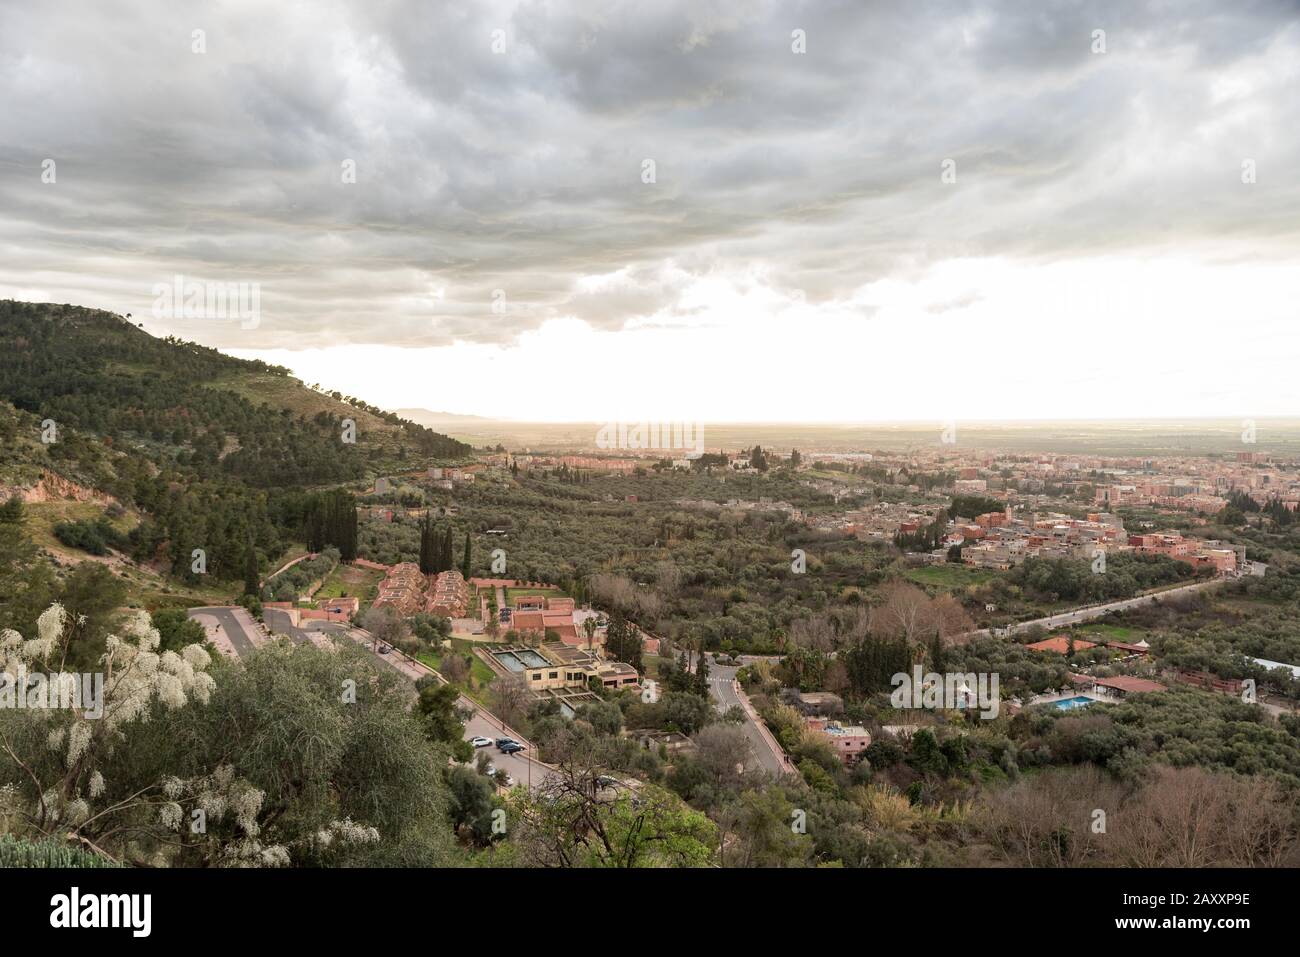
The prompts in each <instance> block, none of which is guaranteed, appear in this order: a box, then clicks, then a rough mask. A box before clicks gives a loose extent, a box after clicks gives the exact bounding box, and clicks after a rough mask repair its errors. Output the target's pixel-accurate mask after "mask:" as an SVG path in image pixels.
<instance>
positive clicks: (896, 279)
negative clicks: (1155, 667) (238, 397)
mask: <svg viewBox="0 0 1300 957" xmlns="http://www.w3.org/2000/svg"><path fill="white" fill-rule="evenodd" d="M1295 14H1296V8H1295V5H1294V3H1288V2H1281V0H1278V2H1262V0H1258V2H1248V0H1247V2H1235V3H1233V4H1222V3H1219V2H1212V0H1202V2H1199V3H1198V2H1193V3H1172V2H1163V0H1148V2H1145V3H1143V2H1134V0H1115V2H1109V3H1084V4H1078V3H1063V2H1062V3H1032V4H1026V3H1022V2H1006V3H986V2H984V3H975V2H947V3H940V4H899V3H880V4H876V3H864V2H838V3H836V2H827V3H777V2H753V0H736V2H719V0H712V2H711V0H682V2H666V0H665V2H659V0H657V2H654V3H645V2H641V0H637V2H613V3H589V4H587V3H581V4H580V3H558V2H539V0H523V2H504V0H486V2H475V3H473V4H430V3H427V2H419V0H365V2H361V0H358V2H343V0H325V2H323V3H313V4H294V5H273V4H265V3H260V2H229V3H224V4H221V5H219V6H217V7H214V8H209V6H208V5H205V4H197V3H192V4H191V3H185V2H181V3H177V2H169V0H137V2H135V3H127V4H115V5H111V6H110V5H105V4H97V5H83V6H82V7H81V8H79V9H78V10H77V11H76V14H75V16H74V15H73V14H71V13H70V12H68V11H65V10H62V9H60V8H58V7H57V6H52V5H49V4H13V3H11V4H6V5H4V7H3V8H0V96H2V97H3V103H4V104H5V105H4V109H3V110H0V251H2V252H3V255H2V256H0V295H11V296H19V297H25V298H37V299H51V300H56V301H73V302H80V303H84V304H88V305H98V306H103V307H106V308H112V309H115V310H118V311H122V312H128V311H129V312H132V313H134V314H136V316H137V317H139V318H143V319H145V321H146V325H147V326H148V327H150V328H158V327H159V326H160V325H161V326H164V327H165V328H166V331H171V332H176V333H178V334H181V335H185V336H188V337H193V338H198V339H200V340H202V341H204V342H207V343H209V344H212V345H217V346H221V347H233V348H240V349H254V350H258V349H300V348H305V347H309V346H310V347H329V346H339V345H348V344H363V343H365V344H377V345H386V346H403V347H425V346H446V345H450V344H452V343H454V342H468V343H486V344H509V343H514V342H516V341H518V337H519V336H520V335H521V334H522V333H525V332H527V331H529V330H534V329H537V328H538V327H540V326H542V325H543V324H544V323H546V322H547V321H548V320H557V319H578V320H581V321H583V322H585V323H587V324H588V325H589V326H590V327H591V328H592V329H594V330H597V331H614V330H620V329H625V328H632V329H635V328H645V327H648V326H649V327H654V326H664V327H686V328H691V327H693V326H694V325H695V324H701V325H706V326H707V325H710V324H714V323H717V322H718V321H720V320H719V317H718V315H717V314H716V313H717V310H716V309H712V308H710V305H711V304H712V303H716V302H719V301H722V302H726V301H729V300H730V299H738V300H740V301H743V302H746V303H750V304H753V303H754V302H760V303H761V304H762V306H761V308H763V309H765V310H767V311H768V313H769V314H770V315H774V316H778V317H779V316H781V315H784V314H787V313H788V314H791V315H802V314H804V313H805V312H806V310H807V309H808V308H809V307H814V308H817V309H825V310H828V311H830V312H833V313H834V314H836V315H839V316H857V317H860V318H862V319H870V318H872V317H874V316H876V315H877V314H878V312H879V310H880V309H882V308H886V309H887V308H889V306H890V303H889V302H888V301H887V300H884V301H881V300H880V299H879V297H878V296H874V294H873V293H872V292H870V291H871V290H875V291H876V292H878V291H879V290H880V289H881V288H882V284H887V283H915V282H923V281H924V280H925V277H927V276H928V275H930V274H931V272H932V271H933V270H935V269H936V268H938V267H940V266H941V265H942V264H944V263H945V262H949V261H961V260H977V259H989V260H1006V261H1010V262H1015V263H1019V264H1021V265H1024V266H1031V267H1032V266H1036V265H1040V264H1051V263H1056V262H1062V261H1070V260H1073V259H1086V258H1089V257H1107V256H1116V255H1121V256H1167V255H1170V254H1177V255H1180V256H1194V257H1200V258H1201V259H1203V260H1205V261H1207V262H1212V263H1216V264H1226V265H1231V264H1232V263H1234V262H1242V261H1248V262H1252V263H1259V262H1278V261H1286V260H1288V259H1291V258H1293V257H1294V256H1295V254H1296V248H1297V246H1296V241H1297V231H1298V229H1300V227H1298V225H1297V224H1300V175H1298V173H1300V137H1297V136H1296V132H1295V131H1296V130H1297V129H1300V97H1297V96H1296V95H1295V92H1296V90H1297V89H1298V88H1300V24H1298V18H1297V17H1296V16H1295ZM196 30H201V31H203V33H202V40H203V43H204V44H205V52H201V53H196V52H194V45H195V42H196V40H195V34H194V31H196ZM1098 30H1102V31H1104V45H1105V52H1098V50H1097V47H1098V37H1097V35H1096V34H1095V31H1098ZM795 31H802V36H803V37H804V38H805V43H806V52H804V53H797V52H794V49H793V47H794V46H795V45H796V34H795ZM47 159H53V160H54V161H55V163H56V171H57V177H56V181H55V182H53V183H46V182H42V164H43V162H44V161H45V160H47ZM647 160H652V161H653V164H654V177H653V178H654V182H645V181H644V180H645V178H646V175H645V171H646V169H647V167H646V161H647ZM948 160H951V161H952V163H953V164H955V165H953V166H951V167H949V168H950V169H953V170H955V174H956V177H955V182H944V181H943V178H942V176H941V173H942V172H943V170H944V168H945V167H944V163H945V161H948ZM348 161H351V162H352V163H354V164H355V171H356V182H355V183H347V182H344V181H343V179H344V177H343V169H344V164H345V163H346V162H348ZM1246 161H1251V162H1253V164H1254V169H1255V171H1256V172H1255V175H1256V182H1254V183H1253V184H1244V183H1243V182H1242V169H1243V163H1245V162H1246ZM176 274H181V275H184V276H186V277H190V278H193V279H199V280H210V281H217V282H241V281H242V282H257V283H259V284H260V286H261V291H262V301H261V308H262V319H261V322H260V324H258V325H257V327H256V328H251V329H249V328H241V327H240V324H239V323H237V322H230V321H210V320H208V321H205V320H184V319H179V318H175V319H167V320H166V321H164V322H161V323H158V322H153V321H151V316H150V309H151V304H152V302H153V299H154V296H153V293H152V289H153V286H154V284H156V283H160V282H161V283H169V282H171V280H172V277H173V276H174V275H176ZM983 298H984V294H983V293H982V292H981V290H980V289H979V288H978V284H973V285H972V286H971V287H970V288H964V289H956V290H951V289H946V288H945V290H944V291H943V294H942V295H939V294H938V293H936V296H935V299H934V301H931V302H925V303H919V304H917V308H918V312H919V314H921V315H925V316H930V317H933V318H934V319H935V321H941V320H942V318H943V316H945V315H950V314H956V313H960V312H962V311H963V310H966V309H968V308H970V307H971V306H972V305H975V304H978V303H980V302H981V300H982V299H983ZM743 318H744V317H736V316H731V317H728V318H727V321H734V322H740V321H742V320H743Z"/></svg>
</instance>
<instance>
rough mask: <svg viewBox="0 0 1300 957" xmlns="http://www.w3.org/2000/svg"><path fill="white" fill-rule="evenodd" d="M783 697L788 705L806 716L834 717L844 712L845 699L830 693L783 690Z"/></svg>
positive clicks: (793, 689)
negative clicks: (833, 715)
mask: <svg viewBox="0 0 1300 957" xmlns="http://www.w3.org/2000/svg"><path fill="white" fill-rule="evenodd" d="M781 697H782V699H783V700H785V701H786V703H787V704H791V705H793V706H794V707H795V708H797V709H799V711H801V712H802V713H803V714H805V715H809V714H815V715H832V714H842V713H843V712H844V699H843V698H841V697H840V696H839V695H837V694H831V693H830V692H829V691H799V690H798V689H796V688H783V689H782V690H781Z"/></svg>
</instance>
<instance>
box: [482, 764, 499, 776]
mask: <svg viewBox="0 0 1300 957" xmlns="http://www.w3.org/2000/svg"><path fill="white" fill-rule="evenodd" d="M483 773H484V774H486V775H487V776H488V777H490V778H494V777H496V776H497V766H496V765H495V764H493V763H492V762H491V761H489V762H488V765H487V767H486V768H484V769H483Z"/></svg>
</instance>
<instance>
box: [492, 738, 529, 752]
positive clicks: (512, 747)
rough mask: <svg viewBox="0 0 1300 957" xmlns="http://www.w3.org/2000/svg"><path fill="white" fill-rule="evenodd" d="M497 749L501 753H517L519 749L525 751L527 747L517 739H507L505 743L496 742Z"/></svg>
mask: <svg viewBox="0 0 1300 957" xmlns="http://www.w3.org/2000/svg"><path fill="white" fill-rule="evenodd" d="M497 750H499V751H500V752H501V753H502V754H517V753H518V752H520V751H527V750H528V749H527V748H525V747H524V746H523V745H522V744H520V743H519V742H518V741H507V742H506V743H505V744H498V745H497Z"/></svg>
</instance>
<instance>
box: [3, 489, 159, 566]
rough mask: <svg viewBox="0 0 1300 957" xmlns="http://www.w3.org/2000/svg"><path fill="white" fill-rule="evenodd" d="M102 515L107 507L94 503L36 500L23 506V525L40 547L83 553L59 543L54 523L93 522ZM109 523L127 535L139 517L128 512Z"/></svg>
mask: <svg viewBox="0 0 1300 957" xmlns="http://www.w3.org/2000/svg"><path fill="white" fill-rule="evenodd" d="M103 514H104V506H102V505H96V504H95V503H94V502H72V501H59V502H33V503H31V504H28V505H24V506H23V524H24V526H25V527H26V529H27V534H28V535H30V536H31V539H32V541H33V542H34V543H35V544H36V545H37V546H39V547H41V548H49V549H54V550H56V551H60V552H66V553H68V554H72V555H84V554H85V553H84V552H82V551H80V550H79V549H76V548H70V547H69V546H67V545H64V544H63V543H62V542H60V541H59V540H58V539H57V538H56V537H55V535H54V526H55V525H58V524H59V523H60V522H76V521H93V520H94V519H97V518H99V517H100V516H102V515H103ZM109 523H110V524H111V525H112V526H113V527H114V528H116V529H117V530H118V531H119V532H122V533H123V534H125V533H127V532H129V531H131V529H133V528H135V527H136V525H138V524H139V523H140V520H139V519H138V518H137V517H136V516H135V515H133V514H131V513H130V512H127V513H126V514H124V515H121V516H119V517H118V518H115V519H109Z"/></svg>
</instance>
